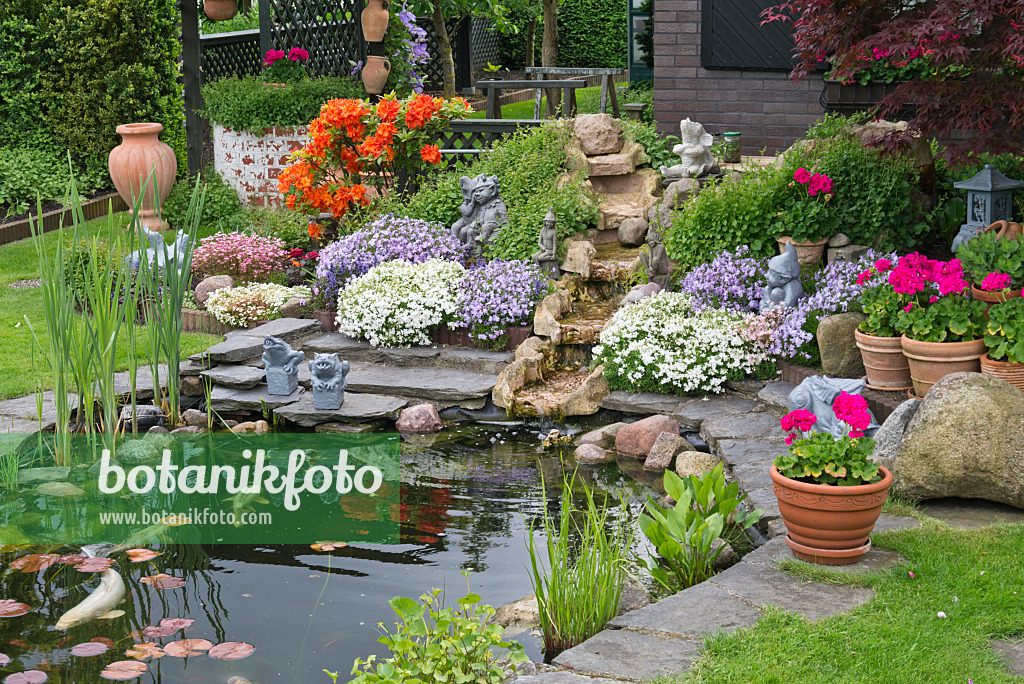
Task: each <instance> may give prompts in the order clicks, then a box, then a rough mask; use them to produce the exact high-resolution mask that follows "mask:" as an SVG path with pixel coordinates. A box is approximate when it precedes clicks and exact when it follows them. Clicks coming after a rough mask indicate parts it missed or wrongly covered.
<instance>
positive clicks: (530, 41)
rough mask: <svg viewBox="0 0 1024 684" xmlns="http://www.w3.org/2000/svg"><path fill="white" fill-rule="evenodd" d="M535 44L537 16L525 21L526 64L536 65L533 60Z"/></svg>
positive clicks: (529, 65)
mask: <svg viewBox="0 0 1024 684" xmlns="http://www.w3.org/2000/svg"><path fill="white" fill-rule="evenodd" d="M536 44H537V17H534V18H533V19H530V21H528V22H526V66H528V67H532V66H536V65H535V64H534V61H533V54H534V48H535V47H536Z"/></svg>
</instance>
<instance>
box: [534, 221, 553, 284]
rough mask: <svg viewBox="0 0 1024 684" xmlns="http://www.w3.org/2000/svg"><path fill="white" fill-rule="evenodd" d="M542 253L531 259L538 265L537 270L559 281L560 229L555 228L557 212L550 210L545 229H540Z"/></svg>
mask: <svg viewBox="0 0 1024 684" xmlns="http://www.w3.org/2000/svg"><path fill="white" fill-rule="evenodd" d="M537 243H538V244H539V245H540V251H539V252H534V253H533V256H532V257H531V259H533V263H535V264H537V268H539V269H540V270H541V272H542V273H544V275H546V276H547V277H549V278H553V279H557V278H558V276H559V274H560V272H559V269H558V228H556V227H555V210H554V208H551V209H548V213H547V215H546V216H545V217H544V227H543V228H541V229H540V237H538V239H537Z"/></svg>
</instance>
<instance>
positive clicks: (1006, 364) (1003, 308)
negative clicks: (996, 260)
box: [981, 291, 1024, 390]
mask: <svg viewBox="0 0 1024 684" xmlns="http://www.w3.org/2000/svg"><path fill="white" fill-rule="evenodd" d="M985 347H987V348H988V352H987V353H986V354H984V355H983V356H982V357H981V372H982V373H985V374H986V375H993V376H995V377H997V378H1001V379H1003V380H1005V381H1007V382H1008V383H1010V384H1011V385H1013V386H1014V387H1017V388H1019V389H1021V390H1024V291H1018V292H1016V296H1015V297H1014V298H1012V299H1007V300H1005V301H1003V302H999V303H996V304H992V305H991V307H990V308H989V310H988V326H987V327H986V329H985Z"/></svg>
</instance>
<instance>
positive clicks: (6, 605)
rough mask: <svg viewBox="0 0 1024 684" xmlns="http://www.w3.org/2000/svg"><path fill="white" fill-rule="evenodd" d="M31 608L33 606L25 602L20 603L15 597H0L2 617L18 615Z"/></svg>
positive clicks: (0, 615) (0, 614) (0, 613)
mask: <svg viewBox="0 0 1024 684" xmlns="http://www.w3.org/2000/svg"><path fill="white" fill-rule="evenodd" d="M30 610H32V608H31V607H30V606H29V605H27V604H25V603H19V602H17V601H15V600H14V599H0V618H12V617H18V616H19V615H24V614H25V613H27V612H29V611H30Z"/></svg>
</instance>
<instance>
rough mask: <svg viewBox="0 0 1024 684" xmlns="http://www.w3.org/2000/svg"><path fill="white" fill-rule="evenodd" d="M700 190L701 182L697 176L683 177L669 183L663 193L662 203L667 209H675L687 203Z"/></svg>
mask: <svg viewBox="0 0 1024 684" xmlns="http://www.w3.org/2000/svg"><path fill="white" fill-rule="evenodd" d="M699 192H700V182H698V181H697V179H696V178H681V179H679V180H677V181H673V182H671V183H669V185H668V187H667V188H665V194H664V195H662V200H661V203H662V205H664V207H665V209H666V210H667V211H674V210H676V209H678V208H679V207H681V206H683V205H684V204H686V202H687V201H689V200H690V199H691V198H693V197H696V196H697V194H698V193H699Z"/></svg>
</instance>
